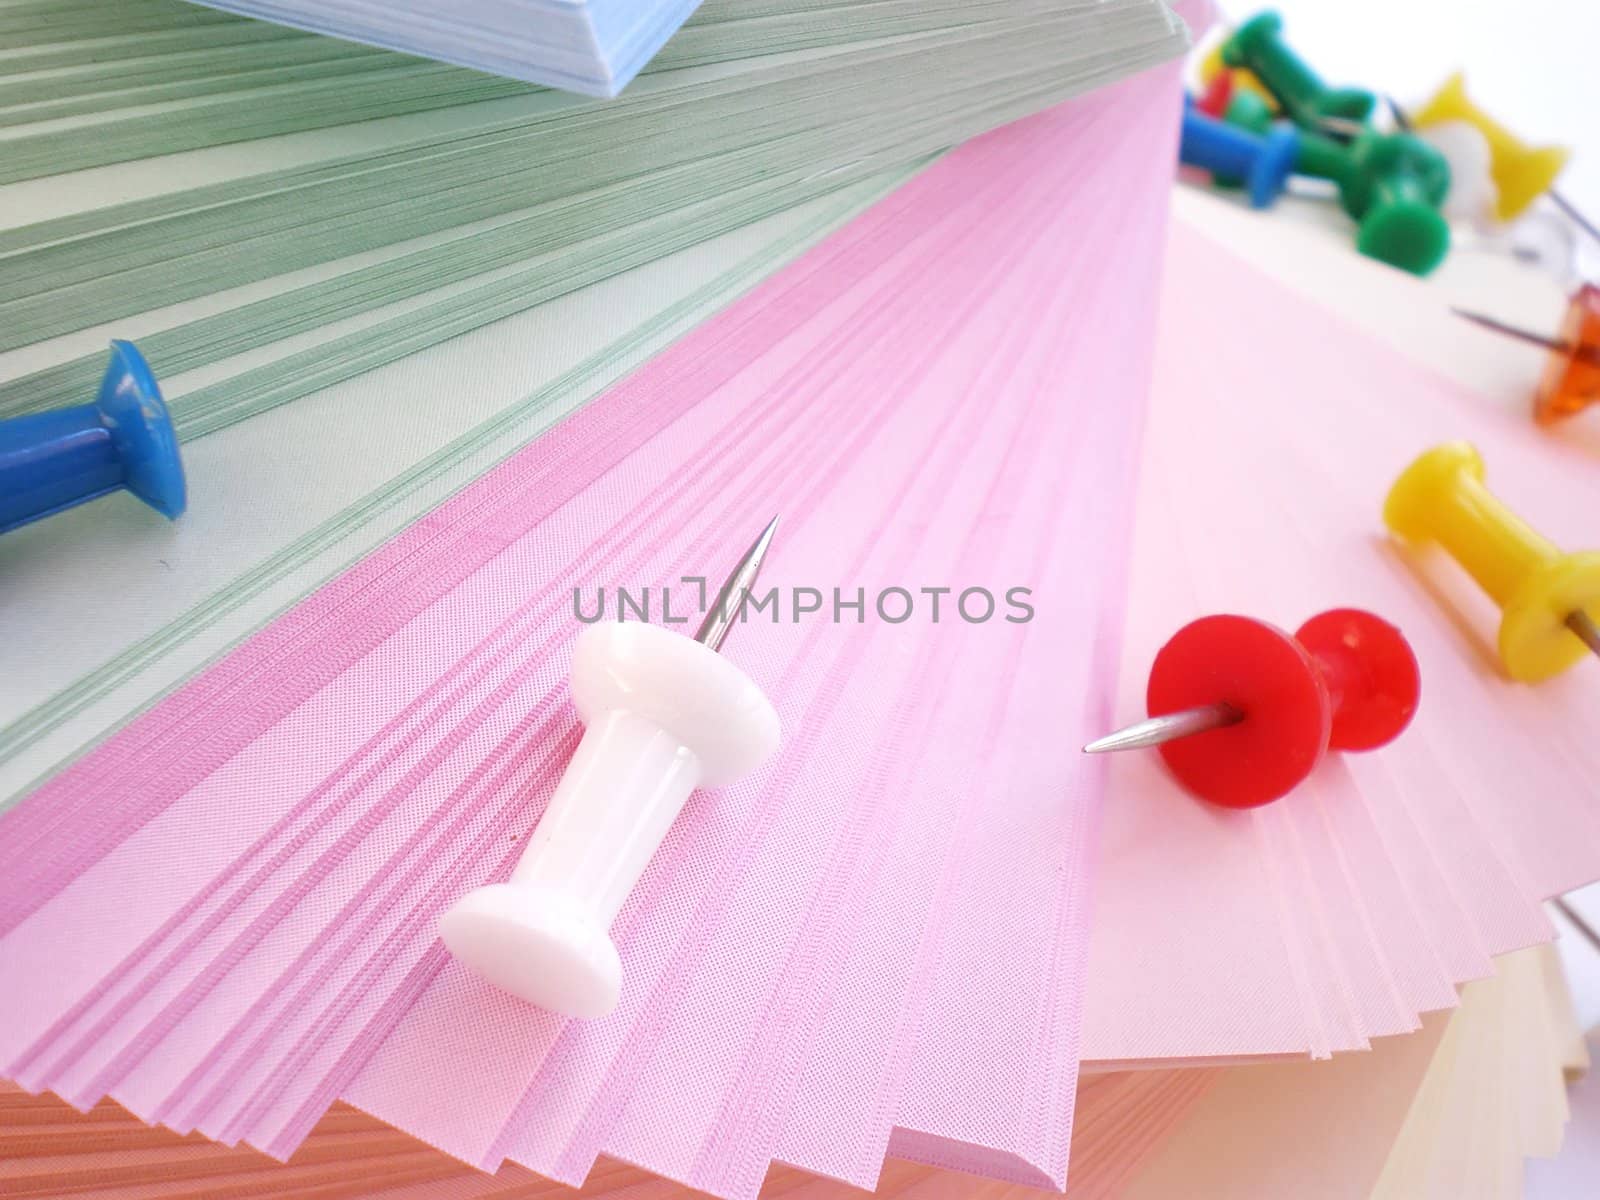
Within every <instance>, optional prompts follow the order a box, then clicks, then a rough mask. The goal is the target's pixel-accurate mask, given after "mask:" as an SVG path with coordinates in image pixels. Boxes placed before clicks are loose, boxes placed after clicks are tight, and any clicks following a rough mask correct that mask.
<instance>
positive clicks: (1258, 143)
mask: <svg viewBox="0 0 1600 1200" xmlns="http://www.w3.org/2000/svg"><path fill="white" fill-rule="evenodd" d="M1298 143H1299V135H1297V134H1296V133H1295V131H1294V130H1292V129H1287V128H1285V129H1274V130H1271V131H1269V132H1268V133H1267V134H1266V136H1264V137H1263V136H1261V135H1258V134H1253V133H1250V132H1248V131H1246V130H1243V129H1238V128H1236V127H1234V126H1232V125H1229V124H1228V123H1227V122H1225V121H1219V120H1217V119H1216V118H1214V117H1208V116H1206V115H1205V114H1204V113H1202V112H1199V111H1198V110H1197V109H1196V108H1195V107H1194V105H1193V104H1192V103H1186V104H1185V105H1184V109H1183V137H1182V140H1181V142H1180V143H1179V146H1178V157H1179V158H1180V159H1181V160H1182V161H1183V162H1185V163H1187V164H1188V165H1189V166H1193V167H1202V168H1204V169H1205V170H1208V171H1210V172H1211V173H1212V175H1213V176H1215V177H1217V178H1219V179H1224V180H1227V179H1234V180H1239V181H1241V182H1242V183H1243V185H1244V187H1245V189H1246V191H1247V193H1248V195H1249V197H1250V203H1251V205H1253V206H1254V207H1256V208H1267V207H1269V206H1270V205H1271V204H1272V203H1273V202H1274V201H1276V200H1277V199H1278V197H1279V196H1281V195H1282V194H1283V189H1284V188H1285V187H1286V186H1287V185H1288V182H1289V176H1290V174H1291V173H1292V172H1293V170H1294V164H1295V158H1296V155H1297V153H1298V149H1297V147H1298Z"/></svg>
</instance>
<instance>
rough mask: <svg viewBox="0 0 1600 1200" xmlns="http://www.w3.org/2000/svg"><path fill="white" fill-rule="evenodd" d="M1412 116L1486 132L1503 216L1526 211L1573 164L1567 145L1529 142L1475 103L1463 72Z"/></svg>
mask: <svg viewBox="0 0 1600 1200" xmlns="http://www.w3.org/2000/svg"><path fill="white" fill-rule="evenodd" d="M1411 120H1412V122H1413V123H1414V124H1416V125H1420V126H1423V127H1426V126H1429V125H1442V124H1444V123H1445V122H1446V121H1465V122H1466V123H1467V124H1469V125H1472V126H1474V127H1475V128H1476V129H1477V130H1478V132H1479V133H1481V134H1483V136H1484V138H1485V140H1487V141H1488V143H1489V153H1490V167H1489V171H1490V174H1492V175H1493V176H1494V182H1495V186H1496V187H1497V188H1499V190H1500V197H1499V200H1498V202H1497V205H1496V213H1497V215H1498V216H1499V218H1500V219H1501V220H1502V221H1509V220H1511V219H1512V218H1514V217H1517V216H1519V215H1521V213H1522V212H1523V210H1524V209H1526V208H1527V207H1528V205H1530V204H1532V203H1533V202H1534V201H1535V200H1537V199H1538V198H1539V197H1540V196H1541V195H1543V194H1544V193H1545V192H1547V191H1549V190H1550V187H1551V185H1552V184H1554V183H1555V181H1556V176H1557V175H1559V174H1561V169H1562V168H1563V167H1565V166H1566V165H1567V157H1568V152H1567V150H1566V149H1565V148H1563V147H1561V146H1529V145H1528V144H1527V143H1526V142H1524V141H1523V140H1522V139H1521V138H1519V137H1518V136H1517V135H1516V134H1514V133H1512V132H1511V131H1510V130H1509V129H1507V128H1506V127H1505V126H1504V125H1502V124H1500V122H1499V121H1496V120H1495V119H1494V118H1493V117H1491V116H1490V115H1489V114H1488V113H1486V112H1484V111H1483V109H1481V108H1479V107H1478V106H1477V105H1476V104H1474V103H1473V102H1472V101H1471V100H1470V99H1469V98H1468V97H1467V85H1466V81H1465V79H1464V78H1463V77H1462V75H1461V74H1460V72H1457V73H1456V74H1454V75H1452V76H1451V77H1450V78H1449V79H1447V80H1445V82H1444V85H1443V86H1442V87H1440V89H1439V90H1438V91H1437V92H1435V93H1434V95H1433V98H1432V99H1431V100H1429V101H1428V102H1427V103H1426V104H1424V105H1423V106H1422V107H1421V108H1419V109H1418V110H1417V111H1416V112H1414V113H1412V114H1411ZM1562 207H1566V205H1565V204H1563V205H1562Z"/></svg>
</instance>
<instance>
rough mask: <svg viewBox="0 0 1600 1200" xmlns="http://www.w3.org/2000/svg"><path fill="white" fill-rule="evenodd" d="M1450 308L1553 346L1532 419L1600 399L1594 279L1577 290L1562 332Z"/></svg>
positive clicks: (1599, 307)
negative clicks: (1523, 326) (1551, 332)
mask: <svg viewBox="0 0 1600 1200" xmlns="http://www.w3.org/2000/svg"><path fill="white" fill-rule="evenodd" d="M1451 311H1452V312H1454V313H1455V314H1456V315H1457V316H1460V317H1465V318H1466V319H1467V320H1469V321H1472V322H1473V323H1475V324H1477V325H1482V326H1483V327H1484V328H1485V329H1492V330H1494V331H1495V332H1496V333H1503V334H1505V335H1506V336H1507V337H1514V338H1516V339H1518V340H1519V341H1524V342H1529V343H1531V344H1532V345H1535V346H1543V347H1545V348H1546V349H1547V350H1549V351H1550V361H1549V362H1548V363H1547V364H1546V366H1545V369H1544V375H1543V377H1542V378H1541V379H1540V380H1539V387H1538V389H1537V390H1536V391H1535V392H1534V394H1533V419H1534V420H1535V421H1537V422H1538V423H1539V424H1541V425H1554V424H1555V423H1556V422H1558V421H1561V420H1563V419H1565V418H1567V417H1570V416H1574V415H1575V414H1577V413H1580V412H1582V411H1583V410H1584V409H1586V408H1588V407H1589V406H1590V405H1591V404H1594V403H1595V402H1596V401H1600V288H1597V287H1596V286H1595V285H1594V284H1592V283H1586V284H1584V285H1582V286H1581V287H1580V288H1578V290H1577V291H1575V292H1573V293H1572V298H1571V299H1570V300H1568V301H1567V313H1566V316H1565V317H1564V318H1563V320H1562V322H1561V336H1560V337H1546V336H1544V335H1543V334H1540V333H1534V332H1533V331H1531V330H1528V329H1520V328H1518V327H1517V326H1515V325H1508V324H1506V323H1505V322H1504V321H1497V320H1495V318H1493V317H1488V316H1485V315H1483V314H1482V313H1475V312H1466V311H1464V310H1462V309H1459V308H1457V309H1452V310H1451Z"/></svg>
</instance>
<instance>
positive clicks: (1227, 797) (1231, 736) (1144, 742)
mask: <svg viewBox="0 0 1600 1200" xmlns="http://www.w3.org/2000/svg"><path fill="white" fill-rule="evenodd" d="M1420 693H1421V681H1420V676H1419V673H1418V670H1417V659H1416V656H1415V655H1414V654H1412V652H1411V647H1410V646H1409V645H1408V644H1407V642H1406V640H1405V638H1404V637H1403V636H1401V634H1400V631H1399V630H1398V629H1396V628H1395V627H1394V626H1393V625H1390V624H1389V623H1388V622H1387V621H1384V620H1382V619H1381V618H1379V617H1375V616H1373V615H1372V614H1371V613H1368V612H1363V611H1361V610H1360V609H1354V608H1341V609H1333V610H1331V611H1329V612H1325V613H1321V614H1319V615H1318V616H1315V617H1312V618H1311V620H1309V621H1307V622H1306V623H1305V624H1304V625H1302V626H1301V627H1300V628H1299V630H1298V631H1296V633H1295V634H1294V636H1293V637H1291V636H1290V635H1289V634H1287V633H1285V632H1284V631H1283V630H1281V629H1278V628H1277V627H1275V626H1273V625H1269V624H1267V623H1266V622H1264V621H1256V620H1253V619H1251V618H1249V617H1240V616H1232V615H1227V614H1223V615H1218V616H1211V617H1202V618H1200V620H1198V621H1194V622H1191V623H1190V624H1188V625H1185V626H1184V627H1183V628H1182V629H1180V630H1178V632H1177V633H1176V634H1174V635H1173V637H1172V639H1171V640H1170V641H1169V642H1167V644H1166V645H1165V646H1163V647H1162V648H1161V650H1160V652H1159V653H1158V654H1157V655H1156V658H1155V662H1154V663H1152V664H1151V667H1150V682H1149V685H1148V687H1147V690H1146V694H1145V704H1146V709H1147V711H1148V712H1149V713H1150V714H1151V716H1150V719H1149V720H1146V721H1140V722H1139V723H1138V724H1135V725H1130V726H1128V727H1127V728H1125V729H1120V730H1118V731H1117V732H1116V733H1112V734H1108V735H1107V736H1106V737H1103V738H1100V739H1098V740H1096V741H1093V742H1090V743H1089V744H1088V745H1087V746H1085V747H1084V752H1085V753H1088V754H1100V753H1104V752H1106V751H1112V750H1137V749H1144V748H1146V747H1156V748H1158V749H1159V750H1160V752H1161V756H1162V758H1164V759H1165V760H1166V763H1167V766H1168V767H1169V768H1170V769H1171V771H1172V773H1173V774H1174V775H1176V776H1177V778H1178V781H1179V782H1180V783H1182V784H1183V786H1184V787H1185V788H1187V789H1188V790H1189V791H1190V792H1193V793H1194V794H1195V795H1196V796H1199V797H1200V798H1201V799H1202V800H1206V801H1209V802H1210V803H1212V804H1216V805H1220V806H1222V807H1224V808H1256V807H1259V806H1260V805H1263V804H1269V803H1271V802H1272V801H1274V800H1277V799H1279V798H1281V797H1283V796H1285V795H1287V794H1288V793H1289V792H1290V791H1292V790H1293V789H1294V788H1295V787H1296V786H1297V785H1298V784H1299V783H1300V782H1301V781H1302V780H1304V779H1305V778H1306V777H1307V776H1308V775H1310V774H1311V772H1312V770H1313V769H1314V768H1315V767H1316V765H1317V763H1318V762H1320V761H1321V759H1322V756H1323V755H1324V754H1326V753H1327V752H1328V750H1330V749H1333V750H1372V749H1376V748H1377V747H1379V746H1382V745H1385V744H1387V743H1388V742H1390V741H1393V740H1394V739H1395V738H1396V737H1398V736H1399V735H1400V733H1401V731H1402V730H1404V729H1405V727H1406V726H1407V725H1408V724H1410V722H1411V718H1412V716H1413V714H1414V713H1415V712H1416V708H1417V700H1418V697H1419V695H1420Z"/></svg>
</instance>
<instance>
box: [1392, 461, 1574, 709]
mask: <svg viewBox="0 0 1600 1200" xmlns="http://www.w3.org/2000/svg"><path fill="white" fill-rule="evenodd" d="M1483 480H1484V468H1483V459H1482V458H1481V457H1480V456H1479V454H1478V452H1477V450H1476V449H1474V448H1473V447H1472V446H1471V445H1469V444H1468V443H1466V442H1447V443H1446V444H1444V445H1442V446H1435V447H1434V448H1433V449H1432V450H1429V451H1427V452H1426V453H1425V454H1423V455H1422V456H1421V457H1419V458H1418V459H1417V460H1416V461H1415V462H1413V463H1412V464H1411V465H1410V466H1409V467H1407V468H1406V470H1405V472H1404V473H1403V474H1402V475H1401V476H1400V478H1399V479H1397V480H1396V481H1395V483H1394V486H1393V487H1392V488H1391V489H1390V490H1389V496H1388V499H1387V500H1386V501H1385V502H1384V506H1383V519H1384V522H1385V524H1387V525H1388V526H1389V528H1390V530H1392V531H1393V532H1394V533H1395V534H1396V535H1397V536H1399V537H1400V538H1402V539H1404V540H1405V541H1407V542H1410V543H1412V544H1413V545H1426V544H1429V543H1435V544H1437V545H1439V546H1441V547H1443V549H1444V550H1445V551H1446V552H1447V553H1449V555H1450V556H1451V557H1452V558H1454V559H1455V560H1456V562H1458V563H1460V564H1461V566H1462V567H1463V568H1464V569H1465V570H1466V572H1467V573H1468V574H1469V575H1471V576H1472V578H1473V579H1474V580H1475V581H1476V582H1477V584H1478V586H1479V587H1481V588H1482V589H1483V590H1484V591H1485V592H1487V593H1488V595H1489V597H1490V599H1492V600H1493V601H1494V602H1495V603H1496V604H1497V605H1499V606H1500V612H1501V617H1500V634H1499V648H1500V660H1501V662H1502V663H1503V664H1504V666H1505V669H1506V673H1507V674H1508V675H1510V676H1511V678H1513V679H1517V680H1521V681H1523V682H1524V683H1536V682H1538V681H1539V680H1541V679H1548V678H1550V677H1551V676H1552V675H1557V674H1560V673H1561V672H1562V671H1565V670H1566V669H1567V668H1568V667H1570V666H1572V665H1573V664H1574V663H1576V662H1577V661H1578V660H1579V659H1581V658H1582V657H1583V656H1584V655H1585V653H1587V651H1588V649H1589V647H1588V646H1586V644H1585V641H1584V636H1583V635H1582V634H1581V633H1580V632H1579V631H1578V630H1576V629H1575V628H1574V623H1575V622H1574V618H1575V617H1577V618H1578V619H1579V620H1578V624H1579V626H1580V628H1581V627H1582V624H1583V622H1593V621H1594V620H1595V619H1597V618H1600V554H1595V553H1581V554H1564V553H1562V552H1561V551H1560V550H1558V549H1557V548H1556V547H1555V545H1554V544H1553V543H1551V542H1550V541H1549V540H1548V539H1547V538H1545V537H1544V536H1542V535H1541V534H1540V533H1539V532H1538V531H1537V530H1535V529H1534V528H1533V527H1532V526H1530V525H1528V524H1527V523H1526V522H1525V521H1523V520H1522V519H1521V518H1520V517H1518V516H1517V515H1516V514H1515V513H1514V512H1512V511H1511V510H1510V509H1509V508H1507V507H1506V506H1505V504H1504V503H1502V502H1501V501H1500V499H1499V498H1498V497H1496V496H1495V495H1494V493H1492V492H1490V491H1489V489H1488V488H1487V487H1485V486H1484V482H1483Z"/></svg>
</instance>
